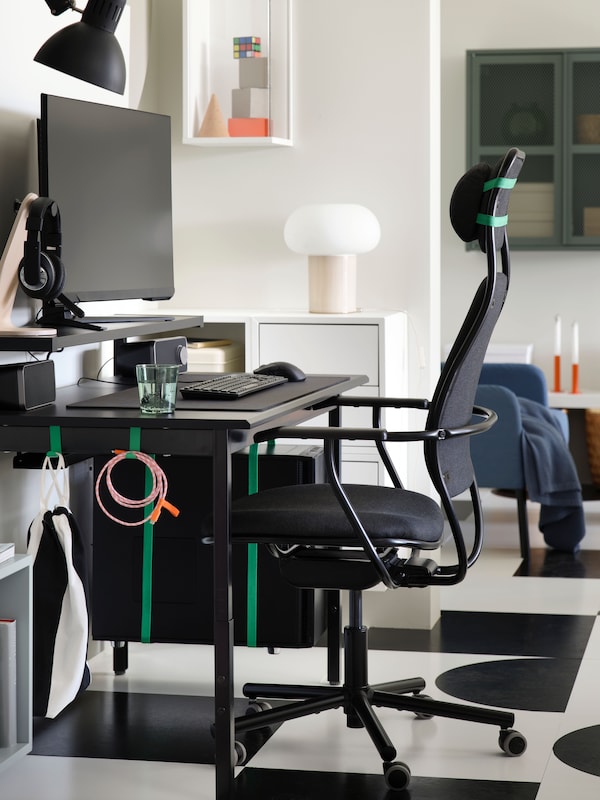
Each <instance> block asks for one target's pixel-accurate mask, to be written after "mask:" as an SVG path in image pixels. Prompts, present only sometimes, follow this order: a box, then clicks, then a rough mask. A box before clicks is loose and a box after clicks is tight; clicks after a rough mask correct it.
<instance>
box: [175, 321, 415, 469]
mask: <svg viewBox="0 0 600 800" xmlns="http://www.w3.org/2000/svg"><path fill="white" fill-rule="evenodd" d="M178 313H179V312H178ZM202 315H203V317H204V327H203V328H202V329H201V335H202V336H203V337H206V338H213V339H228V340H230V341H232V342H234V343H235V344H237V345H238V346H239V345H241V346H242V348H243V353H244V359H245V369H246V371H248V372H251V371H252V370H253V369H255V368H256V367H258V366H259V365H260V364H267V363H270V362H272V361H290V362H292V363H293V364H296V365H297V366H299V367H300V368H301V369H302V370H304V372H306V373H313V374H324V373H333V374H360V375H367V376H368V382H367V383H366V384H365V385H364V386H361V387H359V388H358V389H356V390H355V391H354V393H355V394H358V395H372V396H375V397H376V396H383V395H387V396H388V397H390V396H396V397H405V396H406V395H407V364H406V352H407V316H406V314H405V313H404V312H401V311H357V312H354V313H350V314H311V313H309V312H293V311H290V312H266V311H259V310H257V311H254V310H245V309H239V310H216V309H215V310H211V309H208V310H207V309H202ZM197 334H198V329H196V335H197ZM402 414H403V412H395V416H394V417H393V418H392V417H391V416H389V417H388V418H387V420H386V423H387V425H388V426H389V427H390V428H391V427H393V426H394V425H397V424H402V422H401V421H402ZM319 422H323V423H326V419H323V420H319ZM344 422H345V424H348V425H353V426H360V425H363V426H369V425H370V424H371V415H370V413H369V411H368V410H364V411H363V412H360V413H359V412H358V410H355V409H348V410H347V411H346V416H345V417H344ZM317 424H318V423H317ZM394 447H395V448H396V449H395V450H394V452H393V458H394V462H395V464H396V466H397V467H398V469H399V471H400V473H401V475H402V476H406V469H405V467H406V454H405V447H404V446H402V445H394ZM342 469H343V476H344V481H346V482H350V483H371V484H377V483H384V482H385V476H384V473H383V469H382V467H381V464H380V462H379V459H378V457H377V452H376V450H375V447H374V446H373V445H372V444H370V443H354V444H346V445H345V446H344V449H343V465H342Z"/></svg>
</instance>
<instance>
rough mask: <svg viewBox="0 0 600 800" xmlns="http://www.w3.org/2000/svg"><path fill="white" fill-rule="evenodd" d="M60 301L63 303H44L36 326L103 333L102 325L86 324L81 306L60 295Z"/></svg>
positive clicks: (52, 301)
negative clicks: (80, 329)
mask: <svg viewBox="0 0 600 800" xmlns="http://www.w3.org/2000/svg"><path fill="white" fill-rule="evenodd" d="M59 299H60V300H62V301H63V303H64V304H62V303H57V302H56V301H55V300H49V301H48V302H46V301H44V303H43V305H42V313H41V314H40V316H39V317H38V318H37V319H36V325H43V326H44V327H46V326H51V327H53V328H83V329H85V330H89V331H103V330H104V328H103V327H102V326H101V325H96V324H95V323H93V322H86V321H85V320H84V319H83V317H84V316H85V312H83V311H82V310H81V309H80V308H79V306H76V305H75V303H72V302H71V301H70V300H68V298H66V297H64V295H60V296H59Z"/></svg>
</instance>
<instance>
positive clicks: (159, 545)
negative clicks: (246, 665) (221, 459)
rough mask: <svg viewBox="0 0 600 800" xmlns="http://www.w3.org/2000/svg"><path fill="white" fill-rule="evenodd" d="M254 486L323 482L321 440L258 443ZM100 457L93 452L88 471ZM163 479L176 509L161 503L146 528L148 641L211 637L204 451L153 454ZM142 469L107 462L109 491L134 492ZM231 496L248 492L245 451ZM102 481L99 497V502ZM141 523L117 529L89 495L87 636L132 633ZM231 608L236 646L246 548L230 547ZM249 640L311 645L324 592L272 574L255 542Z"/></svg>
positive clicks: (140, 489) (135, 515)
mask: <svg viewBox="0 0 600 800" xmlns="http://www.w3.org/2000/svg"><path fill="white" fill-rule="evenodd" d="M259 453H260V455H259V468H258V479H259V487H260V488H261V489H265V488H274V487H276V486H282V485H291V484H298V483H315V482H317V483H320V482H323V480H324V460H323V451H322V448H320V447H316V446H306V445H301V446H297V445H275V447H274V448H272V449H270V450H269V451H268V452H267V450H266V445H261V446H260V450H259ZM107 460H108V457H106V458H105V457H95V458H94V484H95V482H96V476H97V474H98V472H99V471H100V470H101V469H102V466H103V465H104V464H105V463H106V461H107ZM157 461H158V463H159V464H160V466H161V467H162V469H163V470H164V471H165V474H166V475H167V479H168V482H169V488H168V494H167V499H168V500H169V502H171V503H173V504H174V505H175V506H176V507H177V508H179V510H180V515H179V517H177V518H174V517H172V516H171V515H170V514H169V513H168V512H166V511H163V512H162V513H161V516H160V518H159V520H158V522H157V524H156V525H155V526H154V555H153V584H152V626H151V635H150V641H154V642H181V643H210V642H212V641H213V602H212V598H213V547H212V545H211V544H210V543H208V544H207V543H204V542H203V541H202V538H201V534H200V521H201V520H202V518H203V517H204V516H205V515H206V514H207V513H210V510H211V504H212V462H211V459H210V458H208V457H197V458H196V457H187V456H158V457H157ZM144 471H145V467H144V466H143V464H142V463H141V462H139V461H134V460H128V463H125V461H123V462H121V463H120V464H117V466H116V467H115V469H114V470H113V482H114V484H115V488H116V489H117V491H119V492H121V493H122V494H124V495H126V496H128V497H132V498H142V497H144V496H145V492H144V478H145V476H144ZM232 471H233V489H232V494H233V497H234V498H236V497H240V496H243V495H244V494H245V493H246V492H247V491H248V455H247V453H246V452H242V453H238V454H236V455H235V456H234V457H233V466H232ZM106 498H107V491H106V485H105V483H104V482H103V502H105V503H106V504H107V507H108V508H109V509H111V510H112V509H113V508H115V507H114V505H109V503H110V502H111V501H110V500H108V499H106ZM128 513H130V514H131V515H132V516H131V517H130V518H131V519H140V516H139V515H140V513H141V512H140V511H139V510H138V511H135V512H128V511H127V509H121V508H119V509H118V513H116V514H115V515H116V516H118V517H122V518H127V514H128ZM142 544H143V526H136V527H126V526H122V525H119V524H118V523H116V522H114V521H112V520H111V519H109V518H108V517H107V516H106V515H105V514H104V513H103V511H102V510H101V509H100V508H99V506H98V504H97V503H94V511H93V584H92V614H91V616H92V635H93V638H94V639H98V640H107V641H115V642H117V641H119V642H126V641H140V635H141V631H140V626H141V612H142V605H141V596H142V594H141V593H142ZM233 562H234V582H233V608H234V614H235V627H234V636H235V643H236V644H245V643H246V642H247V636H246V614H247V594H246V592H247V547H246V545H236V546H234V548H233ZM257 575H258V581H257V585H258V601H257V631H256V645H257V646H261V647H265V646H271V647H311V646H312V645H313V644H315V642H316V641H317V640H318V639H319V637H320V636H321V635H322V633H323V632H324V631H325V628H326V616H325V596H324V595H325V593H324V592H323V591H321V590H316V591H314V590H308V589H296V588H295V587H293V586H290V584H288V583H286V581H284V579H283V578H282V577H281V575H280V573H279V565H278V563H277V559H276V558H274V557H273V556H272V555H270V554H269V553H268V551H267V550H266V548H264V547H262V546H261V547H259V550H258V571H257Z"/></svg>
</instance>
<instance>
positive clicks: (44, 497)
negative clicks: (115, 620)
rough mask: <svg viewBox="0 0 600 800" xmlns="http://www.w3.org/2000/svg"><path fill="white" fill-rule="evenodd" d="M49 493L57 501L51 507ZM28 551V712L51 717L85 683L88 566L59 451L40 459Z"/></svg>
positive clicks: (62, 707)
mask: <svg viewBox="0 0 600 800" xmlns="http://www.w3.org/2000/svg"><path fill="white" fill-rule="evenodd" d="M48 479H50V480H48ZM53 492H54V493H55V494H56V496H57V501H58V502H57V503H56V505H54V506H51V505H50V500H51V496H52V494H53ZM27 552H28V553H29V554H30V555H31V556H32V557H33V561H34V564H33V713H34V716H45V717H55V716H56V715H57V714H59V713H60V712H61V711H62V710H63V709H64V708H65V707H66V706H67V705H69V703H71V702H72V701H73V700H74V699H75V697H77V695H78V694H79V693H80V692H81V691H83V690H84V689H85V688H87V686H88V685H89V683H90V673H89V669H88V666H87V662H86V658H87V646H88V636H89V614H88V580H87V574H88V570H87V565H86V559H85V549H84V544H83V539H82V536H81V532H80V530H79V527H78V525H77V523H76V521H75V519H74V517H73V515H72V514H71V512H70V510H69V486H68V474H67V470H66V468H65V462H64V458H63V456H62V455H61V454H59V455H58V463H57V466H56V467H53V465H52V461H51V459H50V458H49V457H48V456H46V458H45V460H44V464H43V466H42V480H41V493H40V512H39V514H38V515H37V516H36V518H35V519H34V520H33V522H32V523H31V525H30V528H29V541H28V549H27Z"/></svg>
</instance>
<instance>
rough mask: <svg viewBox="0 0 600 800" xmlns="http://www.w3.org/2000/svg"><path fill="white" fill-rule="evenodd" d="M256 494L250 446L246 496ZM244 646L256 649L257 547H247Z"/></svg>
mask: <svg viewBox="0 0 600 800" xmlns="http://www.w3.org/2000/svg"><path fill="white" fill-rule="evenodd" d="M257 492H258V445H257V444H251V445H250V449H249V453H248V494H256V493H257ZM246 602H247V615H246V617H247V618H246V644H247V645H248V647H256V638H257V617H258V608H257V607H258V545H257V544H249V545H248V589H247V599H246Z"/></svg>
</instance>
